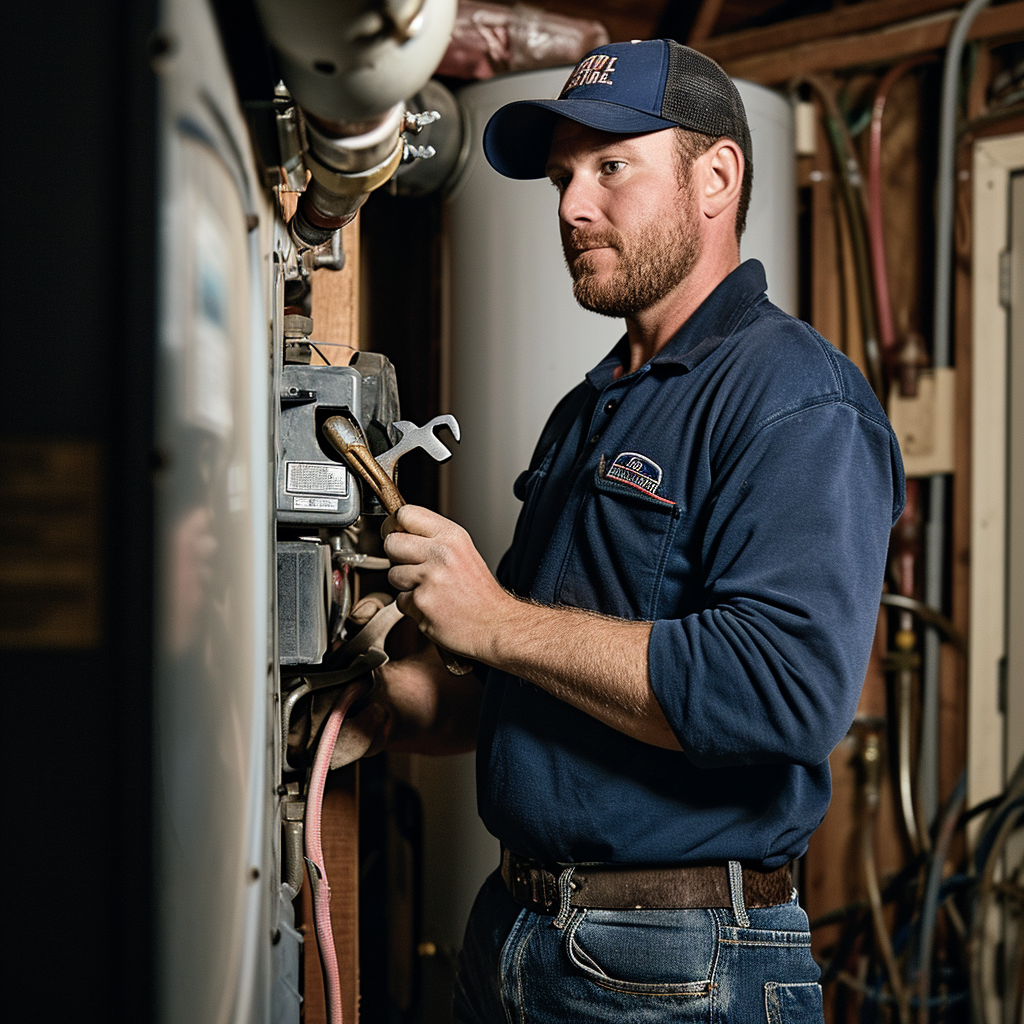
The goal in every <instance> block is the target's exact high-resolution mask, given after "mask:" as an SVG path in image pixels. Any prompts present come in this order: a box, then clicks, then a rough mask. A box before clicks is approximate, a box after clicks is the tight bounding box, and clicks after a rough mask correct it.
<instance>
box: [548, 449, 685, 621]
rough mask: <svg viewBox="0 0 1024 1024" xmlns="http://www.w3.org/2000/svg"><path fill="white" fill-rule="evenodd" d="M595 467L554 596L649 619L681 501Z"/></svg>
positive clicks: (636, 617)
mask: <svg viewBox="0 0 1024 1024" xmlns="http://www.w3.org/2000/svg"><path fill="white" fill-rule="evenodd" d="M603 469H604V467H603V466H601V467H599V468H598V469H597V470H596V471H595V473H594V477H593V481H592V483H591V487H590V490H589V492H588V493H587V496H586V498H585V499H584V502H583V505H582V506H581V508H580V512H579V515H578V517H577V521H576V529H575V531H574V536H573V539H572V543H571V545H570V549H569V552H568V555H567V557H566V561H565V565H564V566H563V569H562V573H561V578H560V580H559V584H558V590H557V596H556V600H557V601H559V602H561V603H563V604H571V605H575V606H577V607H581V608H591V609H593V610H595V611H600V612H604V613H605V614H607V615H615V616H618V617H620V618H626V619H650V618H652V617H653V612H654V609H655V608H656V606H657V602H658V595H659V591H660V589H661V583H662V580H663V578H664V575H665V566H666V563H667V560H668V558H669V555H670V552H671V548H672V542H673V538H674V537H675V533H676V530H677V528H678V526H679V522H680V519H681V518H682V515H683V511H684V510H683V506H682V505H681V504H679V503H678V502H675V501H672V500H671V499H669V498H666V497H661V496H659V495H655V494H650V493H649V492H648V491H645V490H644V489H643V488H642V487H638V486H635V485H632V484H628V483H625V482H623V481H621V480H615V479H610V478H609V477H607V476H605V474H604V472H603Z"/></svg>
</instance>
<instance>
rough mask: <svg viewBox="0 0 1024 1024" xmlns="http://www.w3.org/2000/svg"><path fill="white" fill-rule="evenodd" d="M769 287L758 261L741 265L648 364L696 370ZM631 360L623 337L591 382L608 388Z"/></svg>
mask: <svg viewBox="0 0 1024 1024" xmlns="http://www.w3.org/2000/svg"><path fill="white" fill-rule="evenodd" d="M767 286H768V284H767V281H766V279H765V274H764V267H763V266H762V265H761V263H760V262H759V261H758V260H747V261H746V262H745V263H741V264H740V265H739V266H738V267H737V268H736V269H735V270H734V271H733V272H732V273H731V274H729V276H728V277H726V278H725V279H724V280H723V281H721V282H720V283H719V284H718V286H717V287H716V288H715V290H714V291H713V292H712V293H711V294H710V295H709V296H708V297H707V298H706V299H705V300H704V301H703V302H702V303H701V304H700V305H699V306H698V307H697V309H696V310H695V311H694V313H693V314H692V315H691V316H690V318H689V319H688V320H687V321H686V323H684V324H683V326H682V327H680V328H679V330H678V331H676V333H675V334H674V335H673V336H672V338H671V339H670V340H669V341H668V343H667V344H666V345H665V346H664V347H663V348H661V349H660V350H659V351H658V353H657V354H656V355H655V356H654V358H653V359H651V360H650V363H649V364H648V365H656V366H678V367H679V368H680V369H683V370H692V369H693V368H694V367H695V366H696V365H697V364H698V363H700V362H701V360H703V359H705V358H706V357H707V356H708V355H710V354H711V353H712V352H713V351H714V350H715V349H716V348H717V347H718V346H719V345H720V344H721V343H722V342H723V341H724V340H725V339H726V338H728V337H729V335H730V334H732V332H733V331H734V330H736V328H737V326H739V323H740V321H741V320H742V319H743V317H744V316H745V315H746V313H747V310H748V309H750V307H751V305H753V303H754V302H755V301H756V300H757V299H758V298H760V297H761V295H763V294H764V291H765V289H766V288H767ZM628 358H629V346H628V344H627V341H626V337H625V335H623V337H622V338H620V339H619V341H618V343H617V344H616V346H615V348H613V349H612V350H611V352H609V353H608V355H607V356H605V357H604V359H602V360H601V362H599V363H598V364H597V366H595V367H594V369H593V370H591V371H590V373H588V374H587V380H588V381H590V383H591V384H592V385H594V387H596V388H598V389H599V390H600V389H601V388H604V387H607V385H608V384H610V383H611V382H612V380H613V379H614V372H615V367H616V366H621V365H625V361H626V360H628Z"/></svg>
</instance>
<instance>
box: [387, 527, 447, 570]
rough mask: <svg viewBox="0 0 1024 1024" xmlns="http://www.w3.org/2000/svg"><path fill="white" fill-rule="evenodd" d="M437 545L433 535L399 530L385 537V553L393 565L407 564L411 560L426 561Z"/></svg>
mask: <svg viewBox="0 0 1024 1024" xmlns="http://www.w3.org/2000/svg"><path fill="white" fill-rule="evenodd" d="M435 546H436V545H435V539H434V538H433V537H422V536H419V535H418V534H414V533H406V532H405V531H404V530H398V531H396V532H395V533H392V534H390V535H389V536H388V537H387V538H386V539H385V541H384V554H386V555H387V556H388V558H389V559H390V560H391V564H392V565H406V564H408V563H410V562H423V561H425V560H426V559H427V558H428V557H429V556H430V554H431V550H432V549H433V548H434V547H435Z"/></svg>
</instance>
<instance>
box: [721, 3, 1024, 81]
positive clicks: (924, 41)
mask: <svg viewBox="0 0 1024 1024" xmlns="http://www.w3.org/2000/svg"><path fill="white" fill-rule="evenodd" d="M958 15H959V11H954V12H951V13H949V14H937V15H935V16H934V17H933V18H927V19H921V20H920V21H910V22H905V23H903V24H900V25H892V26H890V27H888V28H885V29H882V30H879V31H874V32H864V33H860V34H857V35H846V36H834V37H831V38H828V39H819V40H816V41H814V42H806V43H799V44H797V45H796V46H791V47H786V48H783V49H779V50H773V51H765V52H762V53H758V54H751V55H748V56H744V57H738V58H728V59H725V60H723V61H722V66H723V67H724V68H725V70H726V71H728V72H729V74H730V75H732V76H734V77H735V78H745V79H748V80H749V81H752V82H760V83H761V84H762V85H777V84H780V83H783V82H787V81H790V80H791V79H793V78H799V77H800V76H801V75H809V74H813V73H814V72H818V71H837V70H839V69H842V68H853V67H859V66H862V65H864V66H866V65H872V64H889V63H892V62H894V61H897V60H901V59H902V58H904V57H910V56H912V55H913V54H917V53H927V52H928V51H929V50H939V49H942V48H943V47H944V46H946V45H947V44H948V42H949V37H950V35H951V34H952V31H953V26H954V24H955V23H956V19H957V16H958ZM1020 35H1024V0H1016V2H1014V3H1008V4H1003V5H1002V6H1000V7H991V8H989V9H988V10H985V11H982V12H981V14H979V15H978V17H977V18H975V20H974V23H973V24H972V25H971V27H970V29H969V30H968V32H967V39H968V41H970V40H973V39H996V38H1001V37H1007V38H1009V37H1014V36H1020ZM709 48H710V47H705V48H704V49H705V50H706V49H709Z"/></svg>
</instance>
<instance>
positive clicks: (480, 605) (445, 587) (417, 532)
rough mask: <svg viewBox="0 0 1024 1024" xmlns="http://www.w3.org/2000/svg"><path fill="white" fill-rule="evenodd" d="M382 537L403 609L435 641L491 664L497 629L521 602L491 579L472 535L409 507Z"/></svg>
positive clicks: (389, 523) (423, 510) (392, 519)
mask: <svg viewBox="0 0 1024 1024" xmlns="http://www.w3.org/2000/svg"><path fill="white" fill-rule="evenodd" d="M381 533H382V534H383V536H384V551H385V553H386V554H387V556H388V558H390V559H391V563H392V569H391V571H390V572H389V573H388V581H389V582H390V583H391V585H392V586H393V587H394V588H395V589H396V590H398V591H399V595H398V607H399V608H400V609H401V610H402V611H403V612H404V613H405V614H406V615H408V616H409V617H410V618H411V619H412V620H413V621H414V622H415V623H416V625H417V626H419V628H420V629H421V630H422V632H423V633H424V634H425V635H426V636H428V637H429V638H430V639H431V640H433V641H434V642H435V643H438V644H440V645H441V646H442V647H447V648H448V649H449V650H451V651H455V652H456V653H458V654H463V655H465V656H467V657H469V658H477V659H480V660H482V661H489V659H490V658H491V657H492V656H493V638H494V634H495V630H496V628H498V626H499V623H500V622H501V621H502V619H503V618H504V617H505V616H507V615H508V614H510V613H511V611H512V608H513V607H514V605H515V604H516V603H517V602H516V599H515V598H514V597H512V595H511V594H509V593H508V592H507V591H505V590H503V589H502V587H501V586H500V585H499V583H498V581H497V580H496V579H495V578H494V577H493V576H492V575H491V571H490V569H488V568H487V565H486V563H485V562H484V560H483V558H481V556H480V552H479V551H477V549H476V547H475V546H474V545H473V541H472V539H471V538H470V536H469V534H468V533H466V531H465V530H464V529H463V528H462V527H461V526H459V525H458V524H457V523H453V522H452V521H451V520H449V519H445V518H444V517H443V516H440V515H438V514H437V513H436V512H431V511H430V510H429V509H426V508H421V507H420V506H418V505H403V506H402V508H400V509H399V510H398V511H397V512H396V513H395V514H394V515H393V516H390V517H389V518H388V519H387V520H385V522H384V525H383V527H382V528H381Z"/></svg>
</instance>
